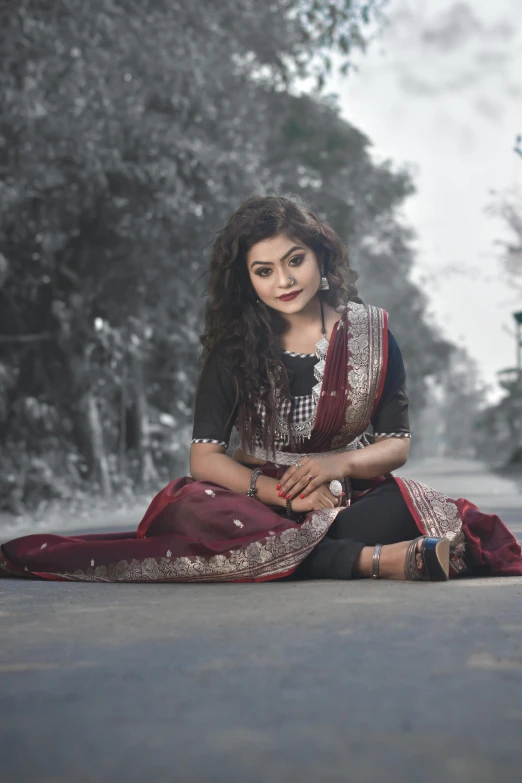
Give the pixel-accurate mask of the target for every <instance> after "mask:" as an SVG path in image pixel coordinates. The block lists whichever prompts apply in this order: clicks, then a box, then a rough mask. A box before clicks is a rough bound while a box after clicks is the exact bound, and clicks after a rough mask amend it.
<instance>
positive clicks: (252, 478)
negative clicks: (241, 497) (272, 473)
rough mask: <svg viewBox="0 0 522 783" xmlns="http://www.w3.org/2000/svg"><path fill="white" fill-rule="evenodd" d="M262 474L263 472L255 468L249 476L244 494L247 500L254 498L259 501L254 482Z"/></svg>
mask: <svg viewBox="0 0 522 783" xmlns="http://www.w3.org/2000/svg"><path fill="white" fill-rule="evenodd" d="M262 474H263V471H262V470H260V468H256V469H255V470H254V472H253V473H252V475H251V476H250V486H249V488H248V489H247V491H246V493H245V494H246V495H248V497H249V498H256V499H257V500H259V498H258V497H257V493H256V481H257V477H258V476H259V475H262Z"/></svg>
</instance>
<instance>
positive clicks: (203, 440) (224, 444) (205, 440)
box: [190, 438, 228, 449]
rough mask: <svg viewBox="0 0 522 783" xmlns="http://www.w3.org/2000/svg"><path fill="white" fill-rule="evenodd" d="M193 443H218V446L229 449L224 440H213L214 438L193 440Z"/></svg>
mask: <svg viewBox="0 0 522 783" xmlns="http://www.w3.org/2000/svg"><path fill="white" fill-rule="evenodd" d="M190 442H191V443H217V445H218V446H224V447H225V448H226V449H228V443H225V441H223V440H213V439H212V438H192V440H191V441H190Z"/></svg>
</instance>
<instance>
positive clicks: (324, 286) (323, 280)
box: [319, 267, 330, 291]
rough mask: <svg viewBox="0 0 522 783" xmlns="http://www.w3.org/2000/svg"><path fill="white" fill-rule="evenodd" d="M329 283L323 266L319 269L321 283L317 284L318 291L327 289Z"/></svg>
mask: <svg viewBox="0 0 522 783" xmlns="http://www.w3.org/2000/svg"><path fill="white" fill-rule="evenodd" d="M329 289H330V284H329V283H328V278H327V277H326V275H325V273H324V267H323V268H322V269H321V283H320V285H319V290H320V291H329Z"/></svg>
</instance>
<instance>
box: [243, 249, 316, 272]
mask: <svg viewBox="0 0 522 783" xmlns="http://www.w3.org/2000/svg"><path fill="white" fill-rule="evenodd" d="M294 250H304V247H301V246H300V245H293V247H291V248H290V250H287V251H286V253H285V254H284V256H281V258H280V261H284V260H285V258H288V256H289V255H290V253H293V252H294ZM273 263H274V262H273V261H254V263H253V264H251V266H250V269H253V268H254V267H255V265H256V264H263V265H265V264H273Z"/></svg>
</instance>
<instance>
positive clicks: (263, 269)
mask: <svg viewBox="0 0 522 783" xmlns="http://www.w3.org/2000/svg"><path fill="white" fill-rule="evenodd" d="M303 259H304V256H292V258H291V259H290V261H289V263H290V264H291V263H292V261H296V262H297V263H295V264H292V266H299V265H300V264H301V262H302V261H303ZM271 271H272V270H271V269H270V267H269V266H263V267H261V269H259V270H258V271H257V272H256V275H258V276H259V277H268V275H265V274H264V272H271Z"/></svg>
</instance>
